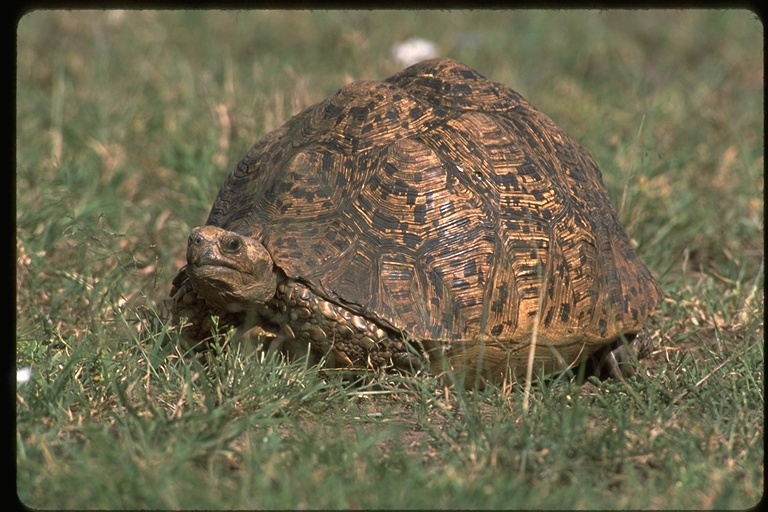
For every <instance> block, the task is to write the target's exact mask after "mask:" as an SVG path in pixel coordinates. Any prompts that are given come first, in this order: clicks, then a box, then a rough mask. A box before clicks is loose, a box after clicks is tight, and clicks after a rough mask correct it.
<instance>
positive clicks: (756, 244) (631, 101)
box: [15, 11, 764, 509]
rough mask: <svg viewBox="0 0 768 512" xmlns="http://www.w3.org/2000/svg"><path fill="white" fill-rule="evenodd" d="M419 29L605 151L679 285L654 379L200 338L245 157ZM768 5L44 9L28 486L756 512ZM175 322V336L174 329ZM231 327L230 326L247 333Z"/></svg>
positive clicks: (616, 195) (23, 321)
mask: <svg viewBox="0 0 768 512" xmlns="http://www.w3.org/2000/svg"><path fill="white" fill-rule="evenodd" d="M412 36H419V37H424V38H427V39H430V40H432V41H434V42H435V43H436V44H437V45H438V47H439V49H440V53H441V55H444V56H450V57H454V58H457V59H459V60H462V61H464V62H465V63H467V64H469V65H470V66H472V67H474V68H476V69H478V70H479V71H480V72H481V73H483V74H485V75H486V76H488V77H490V78H492V79H494V80H497V81H501V82H504V83H506V84H508V85H510V86H511V87H513V88H515V89H516V90H518V91H519V92H521V93H522V94H523V95H524V96H525V97H526V98H527V99H528V100H529V101H531V102H532V103H533V104H534V105H536V106H537V107H538V108H539V109H541V110H542V111H544V112H545V113H547V114H548V115H549V116H550V117H552V118H553V119H554V120H555V121H556V122H557V123H558V124H559V125H560V126H561V127H562V128H563V129H564V130H565V131H566V132H568V133H570V134H571V135H573V136H574V137H576V138H577V139H579V140H580V141H581V142H582V143H583V144H584V145H585V146H586V147H587V148H589V149H590V151H591V152H592V154H593V156H594V157H595V159H596V160H597V161H598V163H599V164H600V166H601V168H602V169H603V173H604V178H605V180H606V182H607V185H608V187H609V190H610V192H611V195H612V197H613V199H614V202H615V204H616V206H617V208H618V210H619V212H620V216H621V218H622V220H623V222H624V224H625V226H626V228H627V231H628V232H629V234H630V236H631V237H632V239H633V240H634V241H635V242H636V243H637V248H638V252H639V254H640V256H641V258H642V259H643V260H644V261H645V262H646V263H647V264H648V266H649V267H650V268H652V269H653V271H654V274H655V275H656V276H657V278H658V281H659V283H660V285H661V286H662V288H663V290H664V292H665V295H666V298H665V300H664V302H663V303H662V304H661V306H660V308H659V310H658V312H657V314H656V316H655V317H654V318H653V319H652V321H651V322H650V329H651V332H652V334H653V342H654V353H653V355H652V357H651V359H650V361H649V362H648V363H647V371H645V372H643V373H642V374H641V375H639V376H638V377H636V378H634V379H632V380H630V382H629V384H628V385H627V384H622V383H619V382H603V383H599V382H591V383H588V384H585V385H583V386H577V385H575V384H573V383H571V382H569V381H568V380H567V379H560V380H555V381H553V382H547V383H538V384H537V385H536V386H534V388H533V390H532V393H531V396H530V398H529V400H528V401H527V402H524V394H523V393H522V392H521V391H520V390H519V389H517V388H514V387H513V388H502V389H489V390H486V391H484V392H475V393H466V392H461V391H458V390H455V389H452V388H450V387H446V386H444V385H442V384H441V383H439V382H437V381H434V380H431V379H429V378H425V379H421V380H413V381H409V382H405V383H402V382H397V379H396V378H395V377H392V378H390V379H388V380H382V381H379V382H363V383H358V384H356V385H352V384H350V383H349V382H345V381H343V380H341V379H340V378H339V376H337V375H332V374H328V373H327V372H326V373H323V372H319V371H318V370H317V369H314V368H304V367H303V366H301V365H300V364H283V363H280V362H279V361H263V360H260V359H258V357H257V356H256V355H250V356H242V355H240V354H237V353H236V352H235V351H227V350H224V351H219V352H216V351H214V352H212V353H209V354H206V355H205V356H204V357H206V358H207V359H208V361H207V364H206V361H204V360H202V361H201V360H197V359H195V358H192V357H188V356H185V355H184V354H182V353H181V352H180V350H179V349H177V348H176V347H175V345H174V344H173V343H172V341H173V340H174V335H173V333H172V332H169V326H168V325H167V322H166V319H165V316H164V309H163V305H162V301H163V300H164V299H165V298H166V295H167V293H168V290H169V283H170V280H171V279H172V277H173V276H174V274H175V272H176V270H177V269H178V267H179V266H180V265H182V264H183V255H184V250H185V241H186V237H187V234H188V232H189V230H190V228H192V227H194V226H196V225H199V224H201V223H202V222H203V221H204V220H205V217H206V215H207V213H208V209H209V208H210V204H211V203H212V201H213V198H214V196H215V194H216V192H217V190H218V187H219V186H220V184H221V182H222V181H223V179H224V177H225V175H226V173H227V171H228V169H229V168H230V167H231V166H232V165H233V164H234V163H235V162H237V160H239V158H240V157H241V156H242V155H243V154H244V153H245V151H246V150H247V148H248V147H249V146H250V145H251V144H252V143H253V142H255V141H256V140H257V139H258V138H259V137H261V136H262V135H264V134H265V133H267V132H268V131H270V130H271V129H274V128H276V127H278V126H279V125H280V124H281V123H282V122H284V121H285V120H287V119H288V118H289V117H290V116H291V115H292V114H293V113H295V112H297V111H298V110H300V109H301V108H303V107H305V106H308V105H310V104H312V103H313V102H316V101H319V100H321V99H322V98H324V97H325V96H327V95H328V94H330V93H331V92H333V91H334V90H335V89H336V88H338V87H339V86H341V85H342V84H344V83H345V82H347V81H350V80H354V79H361V78H383V77H385V76H388V75H389V74H391V73H392V72H394V71H396V70H397V69H399V67H400V66H399V64H397V63H396V62H395V61H394V60H393V59H392V57H391V56H390V48H391V45H392V44H394V43H396V42H400V41H403V40H405V39H407V38H409V37H412ZM762 36H763V26H762V24H761V23H760V22H759V20H757V19H756V17H755V16H754V15H752V14H751V13H749V12H745V11H735V12H722V11H708V12H696V11H674V12H671V11H670V12H659V11H642V12H639V11H638V12H631V11H624V12H578V13H574V12H562V11H547V12H535V11H530V12H512V11H510V12H487V11H464V12H432V11H430V12H419V11H404V12H368V11H366V12H281V11H272V12H217V13H205V12H118V11H112V12H109V11H105V12H34V13H32V14H30V15H28V16H26V17H24V18H23V19H22V20H21V21H20V24H19V29H18V68H17V98H16V101H17V121H16V131H17V147H16V155H15V157H16V161H17V166H16V187H17V188H16V196H17V210H16V248H17V259H16V262H17V263H16V289H17V297H16V301H17V328H16V364H17V367H18V368H22V367H30V368H31V371H32V378H31V380H30V381H29V382H27V383H22V384H19V385H18V387H17V392H16V464H17V492H18V495H19V497H20V499H21V500H22V501H23V502H24V503H25V504H26V505H29V506H32V507H35V508H54V509H82V508H109V509H118V508H131V509H133V508H152V509H166V508H185V509H190V508H211V509H221V508H225V509H233V508H287V509H293V508H344V507H376V508H392V507H394V508H430V509H432V508H567V509H570V508H598V509H606V508H608V509H617V508H634V509H638V508H656V509H658V508H696V509H702V508H717V509H724V508H744V507H749V506H752V505H754V504H755V503H757V502H758V501H759V500H760V499H761V498H762V493H763V488H764V448H763V443H764V429H763V425H764V394H763V392H764V373H763V369H764V362H763V361H764V353H763V339H764V323H763V315H764V287H763V281H764V268H763V265H764V248H763V219H764V217H763V215H764V210H763V209H764V205H763V186H764V174H763V172H764V171H763V168H764V154H763V147H764V131H763V93H764V89H763V87H764V85H763V73H764V70H763V53H762ZM169 342H171V343H169ZM225 343H226V339H225V338H224V339H222V340H221V344H225Z"/></svg>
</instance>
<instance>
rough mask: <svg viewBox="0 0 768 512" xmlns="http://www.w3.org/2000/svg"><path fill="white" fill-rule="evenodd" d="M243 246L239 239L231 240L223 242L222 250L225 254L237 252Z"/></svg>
mask: <svg viewBox="0 0 768 512" xmlns="http://www.w3.org/2000/svg"><path fill="white" fill-rule="evenodd" d="M242 246H243V242H242V241H240V239H239V238H229V239H227V240H224V241H223V242H222V244H221V250H222V251H224V252H237V251H239V250H240V248H241V247H242Z"/></svg>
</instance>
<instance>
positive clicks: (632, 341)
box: [586, 331, 653, 380]
mask: <svg viewBox="0 0 768 512" xmlns="http://www.w3.org/2000/svg"><path fill="white" fill-rule="evenodd" d="M652 348H653V347H652V344H651V338H650V336H649V335H648V333H647V332H646V331H640V332H639V333H637V334H628V335H626V336H624V337H621V338H619V339H618V340H616V342H614V343H612V344H611V345H608V346H606V347H605V348H602V349H600V350H598V351H597V352H595V353H594V354H592V355H591V356H590V358H589V359H588V360H587V372H586V375H587V376H592V375H594V376H596V377H598V378H599V379H601V380H604V379H607V378H614V379H619V380H623V379H624V377H632V376H633V375H636V373H637V371H636V369H637V360H639V359H644V358H646V357H648V356H649V355H650V353H651V350H652Z"/></svg>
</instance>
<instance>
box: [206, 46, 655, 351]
mask: <svg viewBox="0 0 768 512" xmlns="http://www.w3.org/2000/svg"><path fill="white" fill-rule="evenodd" d="M207 223H208V224H210V225H214V226H218V227H221V228H224V229H228V230H232V231H236V232H239V233H241V234H246V235H250V236H254V237H256V238H257V239H259V240H260V241H261V242H262V243H263V244H264V245H265V246H266V248H267V250H268V251H269V253H270V254H271V256H272V257H273V259H274V260H275V262H276V264H277V265H278V266H279V267H280V268H281V269H282V270H283V271H284V272H285V274H286V275H287V276H288V277H291V278H294V279H299V280H301V282H303V283H306V284H307V285H308V286H310V287H311V289H312V290H313V291H314V292H315V293H317V294H319V295H321V296H323V297H325V298H326V299H327V300H329V301H331V302H333V303H336V304H340V305H343V306H345V307H347V308H349V309H351V310H352V311H355V312H357V313H358V314H361V315H364V316H366V317H368V318H372V319H374V320H376V321H377V322H379V323H380V324H382V325H385V326H389V327H393V328H396V329H399V330H402V331H404V332H405V333H406V334H407V335H408V337H410V338H414V339H419V340H433V341H436V342H446V343H447V344H448V345H446V346H454V347H457V348H455V349H452V350H455V351H456V353H457V354H458V353H459V352H460V353H461V354H462V355H461V356H456V357H457V360H459V359H461V360H464V361H469V360H471V359H473V358H477V357H481V356H482V357H486V358H487V359H488V360H489V361H491V362H493V361H497V362H498V364H499V365H503V364H508V358H509V357H517V356H516V355H515V354H524V356H525V357H527V347H528V344H529V342H530V339H531V335H532V333H533V331H534V324H535V322H536V319H538V320H539V324H538V326H537V334H538V339H539V344H540V347H539V348H538V349H537V350H538V352H537V357H540V358H542V360H546V359H547V358H553V359H555V358H556V357H564V358H566V359H568V358H575V359H579V358H582V354H587V353H589V352H593V351H594V350H595V349H596V348H597V347H599V346H601V345H604V344H606V343H608V342H609V341H611V340H613V339H615V338H616V337H617V336H618V335H619V334H621V333H634V332H637V331H638V330H639V329H640V328H641V325H642V322H643V321H644V320H645V318H646V317H647V316H648V315H649V314H650V313H651V312H652V311H653V309H654V308H655V306H656V304H657V303H658V301H659V299H660V292H659V290H658V288H657V287H656V284H655V283H654V280H653V278H652V276H651V274H650V272H649V271H648V270H647V269H646V267H645V266H644V265H643V264H642V263H641V262H640V261H639V259H638V258H637V256H636V255H635V252H634V250H633V249H632V246H631V245H630V242H629V239H628V238H627V236H626V234H625V233H624V231H623V229H622V228H621V226H620V224H619V222H618V219H617V216H616V213H615V211H614V210H613V208H612V206H611V202H610V199H609V197H608V194H607V191H606V189H605V186H604V184H603V182H602V177H601V174H600V171H599V169H598V168H597V165H596V164H595V163H594V161H593V160H592V158H591V157H590V155H589V154H588V153H587V151H586V150H585V149H584V148H582V147H581V146H580V145H579V144H578V143H577V142H575V141H574V140H573V139H571V138H570V137H568V136H567V135H566V134H564V133H563V132H562V131H561V130H560V129H559V128H558V127H557V126H556V125H555V124H554V123H553V122H552V121H551V120H550V119H549V118H548V117H546V116H545V115H543V114H542V113H540V112H538V111H537V110H535V109H534V108H533V107H531V106H530V105H529V104H528V103H527V102H526V101H525V100H524V99H523V98H522V97H521V96H520V95H519V94H517V93H516V92H514V91H512V90H511V89H509V88H508V87H506V86H504V85H501V84H498V83H495V82H492V81H490V80H487V79H485V78H484V77H482V76H481V75H480V74H478V73H477V72H476V71H474V70H472V69H470V68H468V67H466V66H464V65H462V64H459V63H457V62H455V61H452V60H448V59H437V60H431V61H425V62H422V63H419V64H416V65H414V66H411V67H410V68H407V69H405V70H403V71H401V72H400V73H397V74H395V75H394V76H392V77H390V78H388V79H386V80H384V81H382V82H371V81H364V82H357V83H354V84H350V85H348V86H346V87H344V88H342V89H341V90H339V91H338V92H337V93H335V94H333V95H332V96H330V97H329V98H328V99H326V100H325V101H323V102H321V103H318V104H317V105H314V106H312V107H310V108H308V109H306V110H304V111H303V112H301V113H300V114H298V115H297V116H295V117H294V118H293V119H291V120H290V121H288V123H286V125H284V126H283V127H282V128H280V129H278V130H276V131H275V132H272V133H271V134H269V135H267V136H266V137H265V138H263V139H262V140H261V141H259V142H258V143H256V145H254V146H253V147H252V148H251V149H250V151H248V153H247V155H246V156H245V158H244V159H243V160H242V161H241V162H240V164H238V166H237V167H236V168H235V169H234V170H233V171H232V172H231V173H230V175H229V177H228V178H227V180H226V182H225V184H224V186H223V187H222V189H221V191H220V193H219V195H218V197H217V199H216V201H215V203H214V205H213V208H212V210H211V213H210V215H209V218H208V221H207ZM450 343H454V344H456V343H458V345H450ZM553 348H556V349H557V352H558V354H557V356H556V357H555V356H553V354H552V349H553ZM520 357H523V356H520ZM504 361H507V363H505V362H504Z"/></svg>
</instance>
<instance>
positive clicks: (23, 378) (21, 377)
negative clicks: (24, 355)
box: [16, 366, 32, 384]
mask: <svg viewBox="0 0 768 512" xmlns="http://www.w3.org/2000/svg"><path fill="white" fill-rule="evenodd" d="M31 378H32V368H30V367H29V366H23V367H21V368H19V369H18V370H16V382H17V383H18V384H26V383H27V382H29V379H31Z"/></svg>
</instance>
